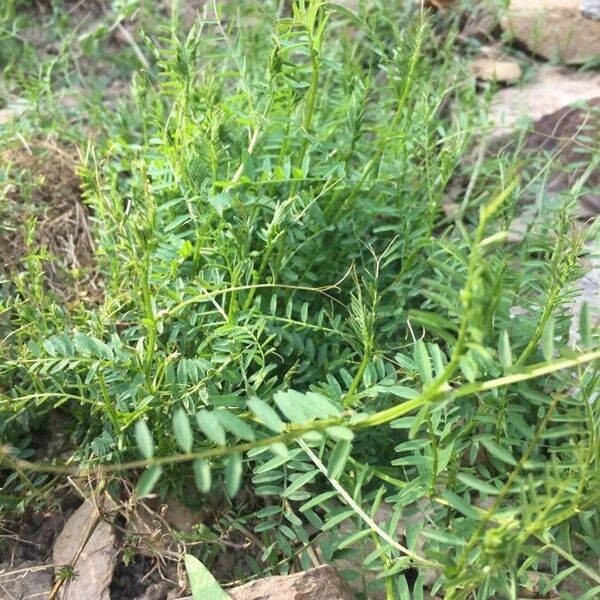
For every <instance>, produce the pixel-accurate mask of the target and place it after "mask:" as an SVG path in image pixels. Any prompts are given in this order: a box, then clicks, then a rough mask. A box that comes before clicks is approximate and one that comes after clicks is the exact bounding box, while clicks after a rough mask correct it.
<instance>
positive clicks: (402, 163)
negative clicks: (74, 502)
mask: <svg viewBox="0 0 600 600" xmlns="http://www.w3.org/2000/svg"><path fill="white" fill-rule="evenodd" d="M236 4H237V3H236ZM406 4H407V5H406V6H405V7H401V8H397V9H396V8H393V7H392V8H390V7H388V6H387V5H386V7H385V8H384V6H383V4H379V3H373V4H365V6H362V8H361V10H360V11H359V12H358V15H354V14H353V13H349V12H348V11H347V10H344V9H343V8H342V7H339V6H337V5H336V4H334V3H328V2H318V1H313V2H309V1H308V0H306V1H305V0H299V1H297V2H293V3H292V6H291V12H285V11H284V7H283V6H281V7H280V6H272V5H271V4H265V6H262V5H261V6H258V5H257V4H253V3H247V4H246V3H241V4H240V5H239V6H238V7H234V8H232V7H229V8H228V7H227V6H226V5H223V6H221V5H220V4H219V3H213V7H212V9H211V11H208V12H207V13H206V15H205V18H203V19H201V20H199V21H198V23H197V24H196V25H195V26H194V27H193V28H192V29H191V30H189V31H188V32H187V33H186V35H181V33H180V31H179V30H178V27H177V16H178V15H177V6H176V3H175V4H174V10H173V14H172V15H171V17H170V20H166V21H165V22H164V23H163V25H164V28H163V30H162V31H161V34H160V36H157V37H156V44H155V46H154V48H153V54H152V61H153V62H152V64H150V63H149V64H148V66H147V68H146V69H145V70H143V71H140V72H138V73H137V74H136V77H135V79H134V82H133V86H132V101H133V105H134V106H135V111H133V110H131V107H128V108H127V109H125V108H123V109H122V112H121V113H119V118H120V119H121V122H120V124H117V125H115V127H114V128H113V129H112V130H111V135H110V136H108V137H107V139H106V140H105V141H103V142H102V144H101V145H99V147H97V148H96V149H95V150H94V152H93V153H92V152H89V153H88V154H87V155H86V156H85V160H84V164H83V165H82V167H81V173H82V177H83V181H84V188H85V198H86V202H87V203H88V205H89V206H90V208H91V210H92V213H93V222H94V235H95V241H96V248H97V261H98V268H99V271H100V273H101V276H102V278H103V282H104V297H103V299H102V301H101V302H100V303H99V304H98V305H97V306H91V307H90V306H85V305H76V306H72V307H70V308H65V307H63V306H62V305H61V304H60V303H59V302H58V301H57V300H56V299H55V298H53V297H52V295H51V294H48V293H44V291H43V287H42V285H43V284H42V283H41V280H40V283H39V284H38V288H39V290H40V293H39V294H36V295H32V294H28V293H27V292H26V289H25V288H24V287H23V285H21V287H20V288H17V290H18V291H17V293H15V294H14V295H12V296H9V297H7V298H5V297H4V296H3V297H2V303H3V304H2V314H3V315H6V319H8V321H9V327H10V331H11V333H10V334H9V336H10V340H11V343H10V344H7V345H6V346H5V348H3V350H2V351H3V362H2V365H1V366H0V378H1V379H0V381H1V383H0V386H1V388H2V390H1V396H0V409H1V411H2V424H1V425H0V435H2V437H3V440H4V441H5V444H6V445H4V446H3V447H2V459H3V462H4V463H5V465H6V466H7V467H10V468H11V474H10V475H9V476H8V478H7V480H6V482H5V484H4V486H3V493H10V494H17V493H23V492H24V491H25V490H26V491H27V493H28V494H32V495H33V494H34V493H35V490H38V489H40V488H43V487H44V486H47V485H49V486H51V485H52V482H53V479H52V478H53V477H58V476H61V475H64V474H68V473H73V474H82V475H83V474H86V475H91V474H101V473H102V474H111V473H113V474H116V473H119V474H121V475H122V474H123V473H127V474H128V476H130V477H132V478H133V479H134V480H136V481H137V495H138V497H139V498H144V497H147V496H149V495H152V494H159V495H160V494H167V493H169V494H179V495H180V496H181V497H184V498H189V496H190V495H196V494H197V495H199V496H200V501H202V499H203V498H205V497H206V495H208V494H209V493H210V492H211V491H214V490H219V491H223V492H224V494H225V495H224V496H223V497H222V498H223V504H224V505H225V507H226V509H225V511H226V513H227V517H223V518H224V519H225V518H228V519H229V520H228V521H227V523H228V526H231V527H238V528H240V530H245V531H247V532H248V531H249V532H251V536H252V539H253V540H254V543H255V547H256V551H255V552H254V553H248V558H247V559H246V562H247V566H248V568H249V569H250V571H251V572H252V573H254V574H269V573H272V574H280V573H287V572H289V571H290V570H292V569H294V568H307V567H308V566H310V564H311V557H312V558H314V556H315V553H316V552H318V554H319V556H320V557H321V559H322V560H325V561H331V562H333V563H335V561H336V560H337V559H338V558H344V557H348V556H349V555H353V554H357V553H359V552H360V551H362V552H363V554H362V558H361V560H360V563H359V565H358V569H359V570H360V571H361V572H360V573H359V574H358V576H359V577H360V578H361V579H362V584H363V585H362V588H363V593H364V594H365V595H366V597H368V596H369V594H371V593H372V590H374V589H377V588H378V587H380V588H383V589H385V592H386V594H387V597H388V598H402V599H404V598H410V597H414V598H418V597H422V594H423V589H424V588H425V585H426V577H428V576H430V575H431V574H433V577H431V578H428V579H427V586H429V589H430V591H431V592H432V593H438V592H439V593H440V594H441V593H444V594H445V598H447V599H449V600H457V599H462V598H467V597H473V594H477V598H481V599H485V598H494V597H507V598H517V597H518V594H519V589H520V588H521V587H523V586H527V585H528V581H527V577H528V574H529V573H530V572H531V571H536V570H538V571H540V572H544V573H545V574H547V576H548V589H551V588H552V587H553V586H555V585H558V584H559V583H560V580H561V573H564V572H565V569H568V576H569V577H570V578H571V579H573V580H574V581H576V582H577V584H578V585H579V586H580V589H581V590H582V591H581V593H582V596H581V597H582V598H586V597H587V598H592V597H594V594H596V593H597V592H598V585H599V584H600V578H598V575H597V574H596V573H595V571H594V569H593V568H591V567H590V566H589V564H588V561H589V560H590V559H591V558H592V557H595V560H597V557H598V555H599V548H598V544H597V541H596V539H597V532H598V527H599V515H598V510H597V506H598V499H599V498H598V496H599V494H600V485H599V484H600V476H599V470H598V457H599V456H600V447H599V441H598V440H599V439H600V438H599V436H598V424H599V418H600V417H599V412H598V400H597V396H598V387H599V377H600V373H599V368H598V364H599V361H598V359H599V358H600V350H598V333H597V331H595V330H594V328H593V327H592V321H591V318H590V314H589V310H588V308H584V310H583V311H582V313H581V317H580V323H579V330H580V341H579V342H578V343H577V345H576V346H575V347H570V346H569V345H568V342H567V339H568V329H569V326H570V320H571V317H570V314H569V308H568V305H569V300H570V299H571V298H572V297H573V296H574V294H575V284H576V282H577V281H578V279H579V277H581V275H582V268H581V266H580V263H579V262H578V258H579V257H580V256H581V255H583V254H585V252H586V250H585V245H584V242H585V240H584V238H583V236H582V235H581V234H578V233H576V232H573V231H572V228H571V220H570V217H569V208H570V206H571V204H572V202H573V197H572V196H571V197H566V198H565V201H564V203H563V206H561V207H560V208H559V209H557V210H555V211H554V212H553V213H552V214H550V215H548V218H547V219H545V221H544V222H543V223H541V224H539V226H537V227H532V228H531V229H530V230H529V231H528V233H527V236H526V238H525V240H524V241H523V242H521V243H520V244H518V245H515V244H512V245H511V244H509V243H507V234H508V231H509V229H510V226H511V223H512V221H513V219H514V218H515V216H516V215H517V214H518V211H519V199H520V198H522V197H523V196H524V195H525V193H526V192H527V190H528V188H529V187H530V186H531V185H533V184H532V182H531V181H530V180H529V179H528V177H529V176H528V174H527V173H524V174H521V175H519V174H518V172H517V171H518V169H517V167H518V165H516V164H514V160H513V157H511V156H510V155H508V153H507V154H504V155H502V156H500V157H499V158H498V159H496V160H494V161H490V162H489V163H487V162H486V163H484V164H483V166H479V167H477V169H479V170H478V171H477V170H476V169H475V171H474V172H473V167H472V166H471V165H470V164H469V163H468V161H466V160H465V155H466V153H467V150H468V149H469V147H470V144H471V142H472V135H473V132H474V131H476V130H477V128H478V127H479V126H481V125H482V122H481V115H482V114H483V113H482V111H481V103H480V100H479V99H478V98H477V96H476V93H475V89H474V86H473V84H472V83H465V82H466V81H468V79H467V78H466V75H465V65H464V64H463V62H461V60H460V59H459V58H457V53H456V39H455V31H456V30H455V29H454V28H453V27H452V25H451V24H450V25H449V29H448V31H447V32H446V34H445V35H443V36H441V35H439V33H438V31H437V29H436V23H435V22H434V20H433V17H432V16H431V15H429V14H428V13H425V12H423V11H421V10H418V8H416V7H415V6H414V5H412V4H411V3H406ZM250 18H252V19H253V20H252V26H249V25H247V24H246V23H247V22H249V19H250ZM114 22H117V21H116V20H115V21H114ZM138 49H139V48H138ZM134 53H136V52H134ZM145 56H149V54H148V53H146V54H145ZM449 103H451V104H455V105H457V106H459V107H461V108H462V110H461V111H455V112H454V113H452V114H450V113H449V112H448V110H447V106H448V104H449ZM465 175H466V176H469V177H471V183H470V184H469V185H470V188H469V189H470V191H469V194H470V199H469V200H468V202H465V203H464V205H463V207H462V208H463V210H462V211H461V214H460V219H459V220H456V221H453V220H450V219H448V218H447V217H446V216H445V215H444V212H443V210H442V205H443V203H444V201H445V198H446V190H447V187H448V184H449V182H450V180H451V179H452V178H456V179H459V178H460V177H463V176H465ZM490 182H491V183H490ZM592 233H594V232H593V230H592ZM35 264H36V262H35V258H33V257H32V258H31V266H30V268H29V269H28V272H27V273H26V274H25V275H23V277H24V278H27V277H30V278H32V277H33V274H34V268H33V267H34V266H35ZM51 411H58V412H64V413H67V414H68V415H69V425H68V436H69V441H70V446H69V448H70V456H69V459H68V460H66V461H65V460H59V459H54V458H51V457H48V458H47V459H46V460H44V461H42V462H40V461H35V460H33V459H32V456H33V453H34V452H33V451H32V441H31V437H30V433H31V432H32V431H33V432H35V431H36V430H37V429H39V428H42V427H44V423H45V419H46V416H47V414H48V413H50V412H51ZM9 445H10V447H9ZM191 489H195V490H196V491H195V492H190V490H191ZM213 526H214V528H215V530H218V528H219V526H220V525H219V523H214V524H213ZM575 542H576V543H575ZM190 551H191V550H190ZM540 565H544V566H543V567H542V566H540ZM186 566H187V570H188V575H189V577H190V581H191V585H192V590H193V591H194V594H196V595H198V594H202V593H206V589H208V588H207V587H206V586H213V587H211V589H213V590H217V589H219V590H220V588H219V587H218V584H217V583H216V581H214V579H213V578H212V576H210V573H209V571H208V570H207V568H208V569H210V566H211V565H210V564H209V563H207V565H206V567H205V566H204V565H202V563H200V562H198V560H197V559H195V558H194V557H193V556H191V555H189V554H188V556H187V558H186ZM236 575H237V574H236ZM240 578H241V575H240ZM430 579H432V581H430ZM203 590H204V592H203ZM211 593H215V594H216V593H217V591H213V592H211ZM218 593H221V592H220V591H219V592H218ZM199 597H200V596H199ZM211 597H212V596H211ZM215 597H216V596H215Z"/></svg>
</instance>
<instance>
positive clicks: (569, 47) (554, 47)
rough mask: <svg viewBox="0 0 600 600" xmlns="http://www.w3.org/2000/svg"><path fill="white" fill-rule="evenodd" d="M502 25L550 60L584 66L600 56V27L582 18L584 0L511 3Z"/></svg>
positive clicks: (524, 0)
mask: <svg viewBox="0 0 600 600" xmlns="http://www.w3.org/2000/svg"><path fill="white" fill-rule="evenodd" d="M501 23H502V27H503V28H504V30H505V31H507V32H509V33H510V34H511V35H512V36H513V37H514V38H516V39H517V40H518V41H519V42H521V43H523V44H525V45H526V46H527V47H528V48H529V49H530V50H531V51H532V52H534V53H535V54H538V55H540V56H543V57H544V58H546V59H550V60H556V61H559V62H563V63H565V64H582V63H584V62H586V61H587V60H590V59H593V58H597V57H598V56H600V23H598V22H594V21H590V20H587V19H586V18H585V17H584V16H583V15H582V13H581V11H580V0H511V3H510V6H509V8H508V11H507V13H506V16H505V17H504V18H503V19H502V22H501Z"/></svg>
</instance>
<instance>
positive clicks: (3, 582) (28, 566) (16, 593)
mask: <svg viewBox="0 0 600 600" xmlns="http://www.w3.org/2000/svg"><path fill="white" fill-rule="evenodd" d="M51 571H52V569H51V568H50V567H48V565H44V564H42V563H37V562H33V561H26V562H23V563H21V564H19V565H16V566H10V565H8V564H0V598H7V599H10V600H27V599H29V598H35V599H36V600H47V599H48V598H49V596H50V590H51V589H52V575H51Z"/></svg>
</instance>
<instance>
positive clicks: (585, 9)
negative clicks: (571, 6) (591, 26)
mask: <svg viewBox="0 0 600 600" xmlns="http://www.w3.org/2000/svg"><path fill="white" fill-rule="evenodd" d="M580 10H581V14H582V15H583V16H584V17H585V18H586V19H591V20H592V21H600V0H581V6H580Z"/></svg>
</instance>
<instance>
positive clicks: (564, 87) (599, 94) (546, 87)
mask: <svg viewBox="0 0 600 600" xmlns="http://www.w3.org/2000/svg"><path fill="white" fill-rule="evenodd" d="M593 98H600V74H597V73H579V72H577V71H575V70H573V69H569V68H567V67H552V66H549V65H544V66H542V67H540V68H539V69H538V71H537V73H536V74H535V78H534V79H533V81H531V82H530V83H528V84H527V85H524V86H522V87H520V88H516V87H512V88H505V89H502V90H500V91H499V92H498V93H497V94H496V95H495V96H494V98H493V100H492V103H491V106H490V121H491V124H492V126H493V129H492V131H491V132H490V134H491V137H492V138H500V137H504V136H506V135H507V134H510V133H513V132H514V131H516V130H517V127H516V125H517V124H518V121H519V120H521V119H522V118H523V117H526V118H529V119H531V120H532V121H538V120H539V119H541V118H542V117H545V116H546V115H550V114H551V113H553V112H555V111H557V110H559V109H561V108H564V107H565V106H569V105H571V104H573V103H574V102H578V101H580V100H591V99H593Z"/></svg>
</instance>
